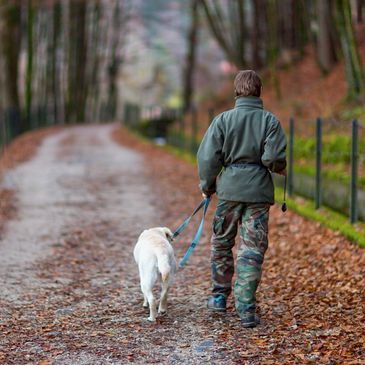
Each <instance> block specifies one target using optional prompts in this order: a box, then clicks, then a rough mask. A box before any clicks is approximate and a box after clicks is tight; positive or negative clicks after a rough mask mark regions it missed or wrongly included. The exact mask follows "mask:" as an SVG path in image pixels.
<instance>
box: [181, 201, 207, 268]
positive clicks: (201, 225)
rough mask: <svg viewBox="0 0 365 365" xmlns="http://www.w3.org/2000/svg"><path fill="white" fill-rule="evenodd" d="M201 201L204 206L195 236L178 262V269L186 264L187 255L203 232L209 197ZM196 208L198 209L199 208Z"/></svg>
mask: <svg viewBox="0 0 365 365" xmlns="http://www.w3.org/2000/svg"><path fill="white" fill-rule="evenodd" d="M202 203H203V205H202V206H204V210H203V216H202V220H201V221H200V224H199V228H198V230H197V231H196V234H195V237H194V239H193V242H191V244H190V247H189V248H188V250H187V251H186V253H185V255H184V257H183V258H182V259H181V261H180V263H179V268H180V269H182V268H183V267H185V265H186V264H187V262H188V260H189V257H190V256H191V254H192V253H193V251H194V249H195V247H196V246H197V245H198V243H199V240H200V236H201V234H202V232H203V226H204V221H205V215H206V214H207V210H208V206H209V203H210V198H206V199H204V200H203V202H202ZM198 210H200V208H199V209H198Z"/></svg>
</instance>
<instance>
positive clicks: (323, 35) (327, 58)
mask: <svg viewBox="0 0 365 365" xmlns="http://www.w3.org/2000/svg"><path fill="white" fill-rule="evenodd" d="M331 3H332V1H331V0H321V1H317V15H318V38H317V54H318V62H319V65H320V67H321V69H322V71H323V72H324V73H328V72H329V71H330V70H331V69H332V67H333V65H334V64H335V63H336V61H337V57H336V44H335V39H334V37H333V35H334V29H333V28H334V22H333V15H332V14H333V13H332V10H333V9H332V6H331Z"/></svg>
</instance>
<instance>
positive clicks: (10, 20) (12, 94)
mask: <svg viewBox="0 0 365 365" xmlns="http://www.w3.org/2000/svg"><path fill="white" fill-rule="evenodd" d="M0 5H1V7H2V8H1V9H0V11H1V15H2V16H1V17H2V19H3V26H2V31H1V48H2V51H3V57H4V67H5V70H4V74H5V79H4V82H5V84H4V90H5V100H4V106H5V107H6V108H16V109H19V93H18V77H19V70H18V61H19V54H20V38H21V33H20V7H19V5H17V4H15V3H14V5H11V4H9V3H8V2H7V1H2V2H0Z"/></svg>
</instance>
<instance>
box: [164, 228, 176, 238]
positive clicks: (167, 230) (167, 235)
mask: <svg viewBox="0 0 365 365" xmlns="http://www.w3.org/2000/svg"><path fill="white" fill-rule="evenodd" d="M162 230H163V232H164V233H165V235H166V238H167V239H170V240H171V239H172V237H173V236H174V234H173V233H172V232H171V230H170V229H169V228H167V227H163V228H162Z"/></svg>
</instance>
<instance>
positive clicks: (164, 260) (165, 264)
mask: <svg viewBox="0 0 365 365" xmlns="http://www.w3.org/2000/svg"><path fill="white" fill-rule="evenodd" d="M157 266H158V271H159V272H160V274H161V278H162V282H165V281H167V280H168V279H169V276H170V271H171V266H170V264H169V259H168V256H167V255H162V256H158V258H157Z"/></svg>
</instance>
